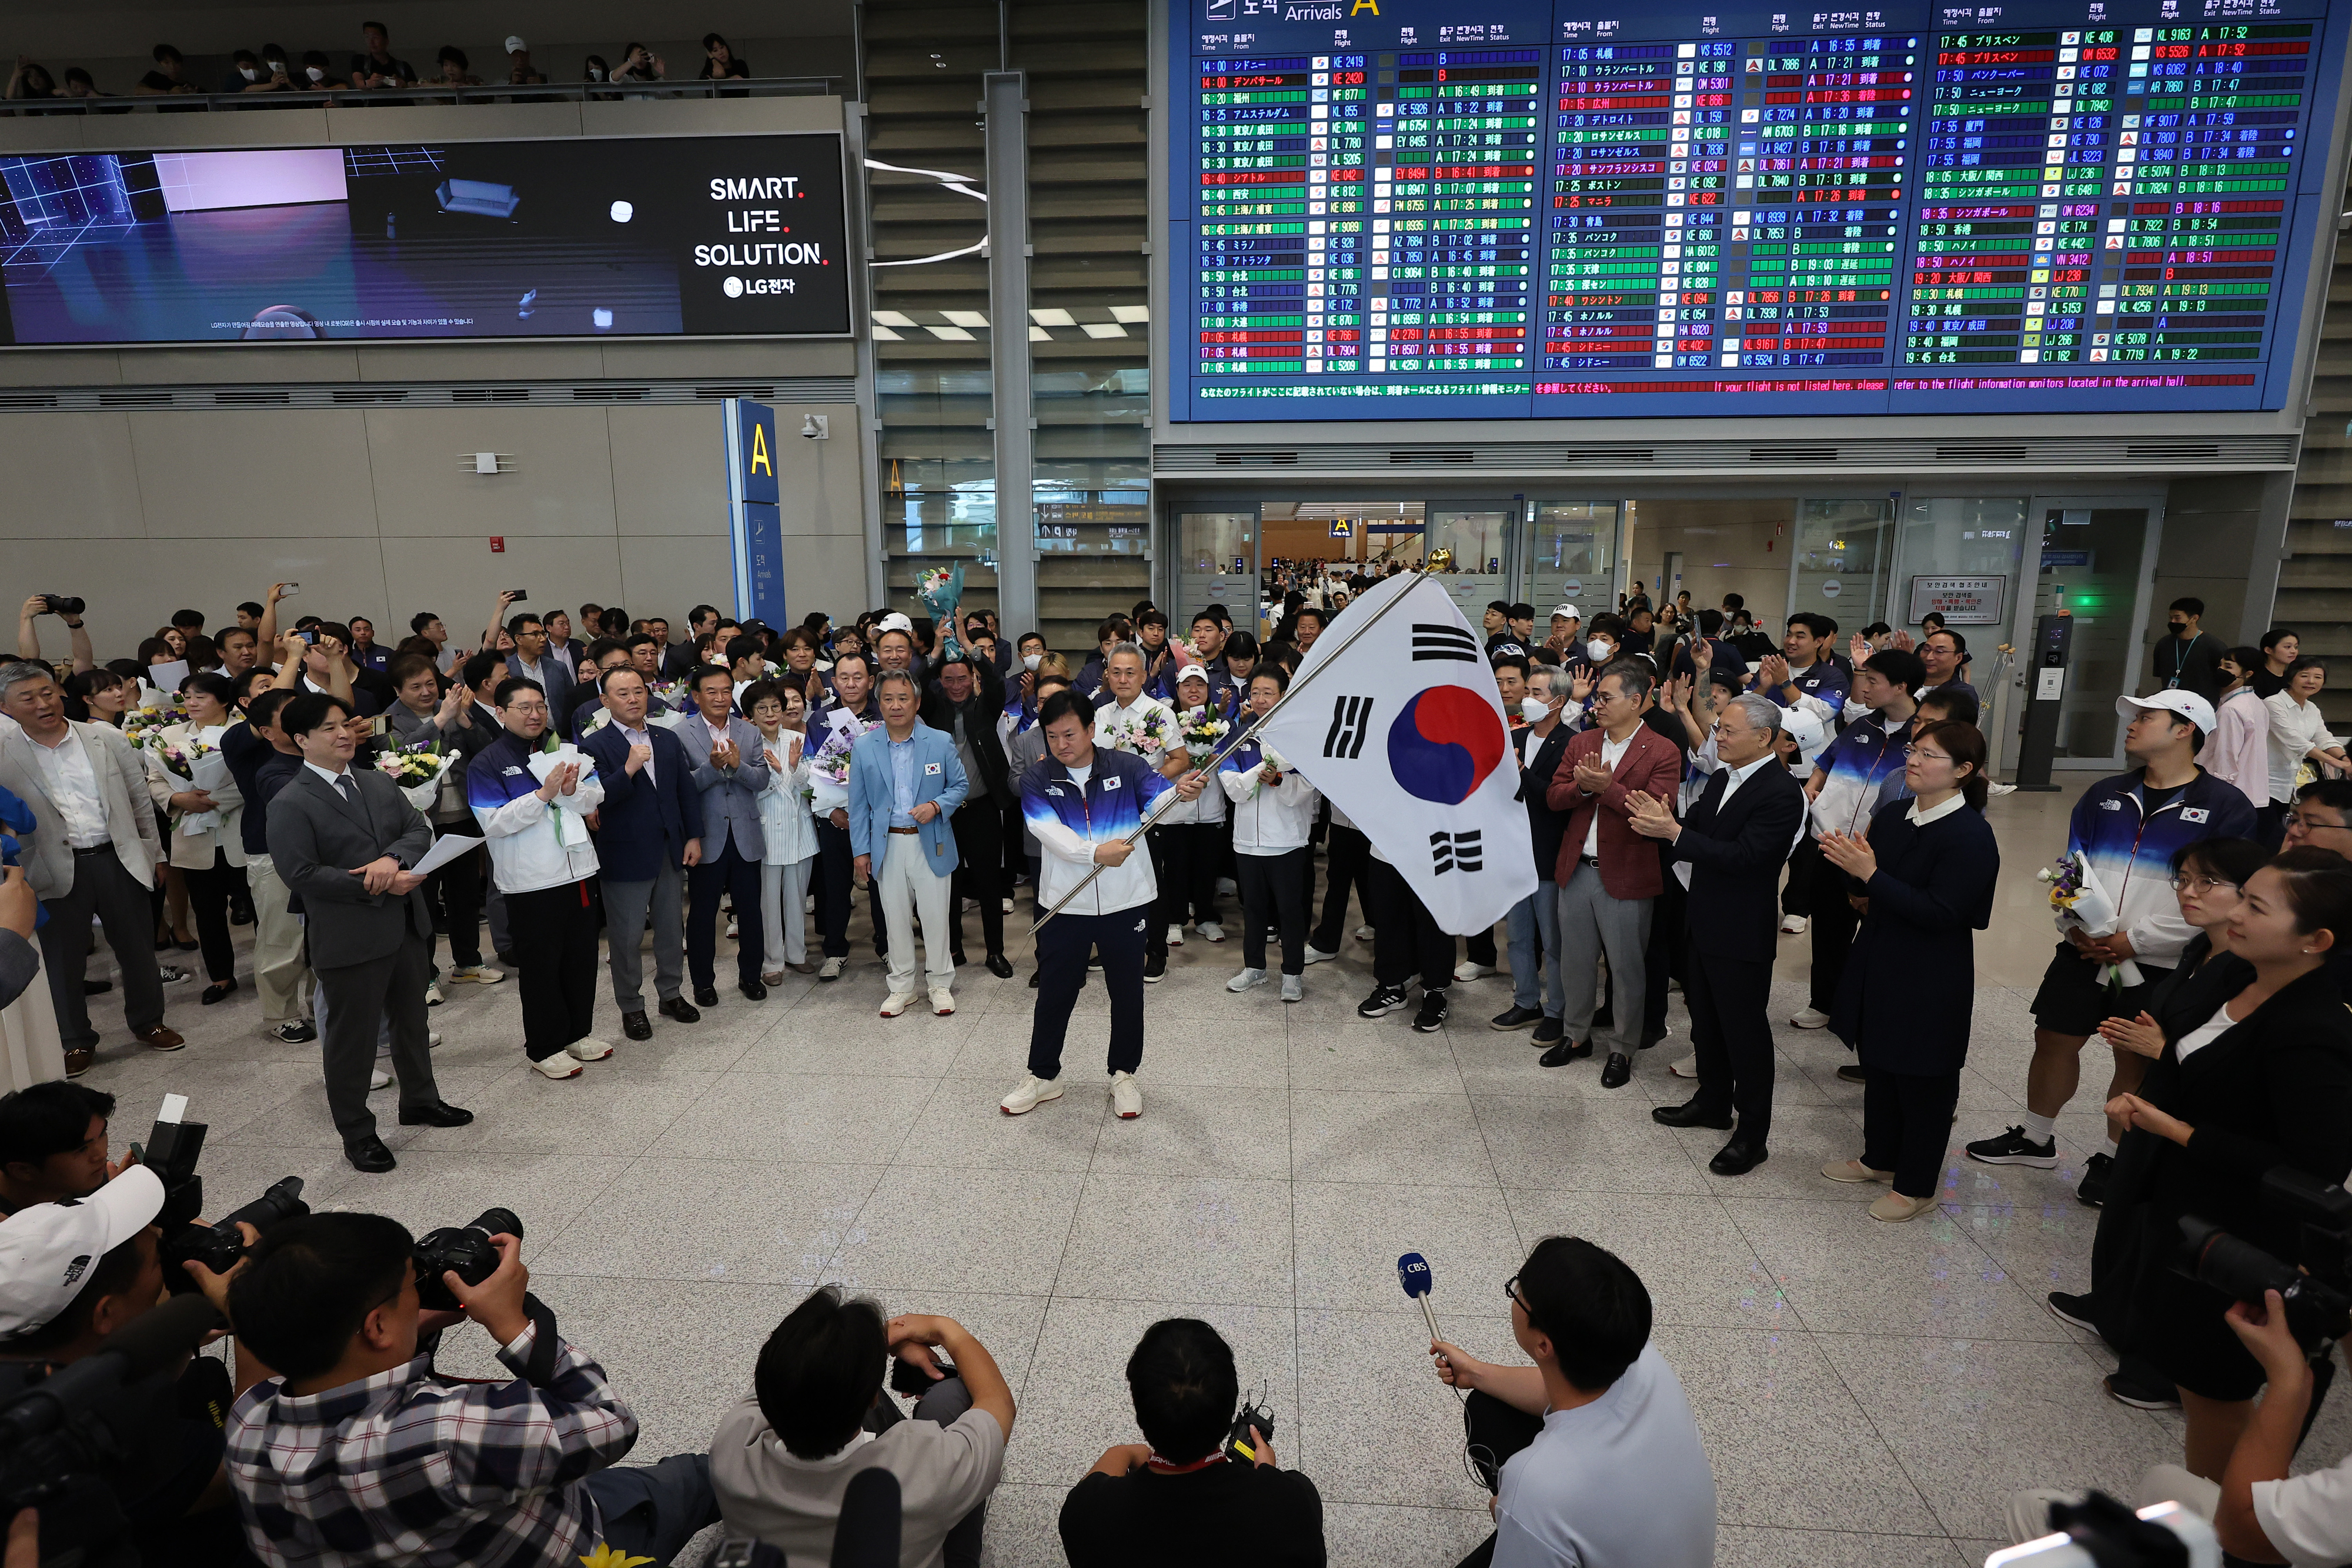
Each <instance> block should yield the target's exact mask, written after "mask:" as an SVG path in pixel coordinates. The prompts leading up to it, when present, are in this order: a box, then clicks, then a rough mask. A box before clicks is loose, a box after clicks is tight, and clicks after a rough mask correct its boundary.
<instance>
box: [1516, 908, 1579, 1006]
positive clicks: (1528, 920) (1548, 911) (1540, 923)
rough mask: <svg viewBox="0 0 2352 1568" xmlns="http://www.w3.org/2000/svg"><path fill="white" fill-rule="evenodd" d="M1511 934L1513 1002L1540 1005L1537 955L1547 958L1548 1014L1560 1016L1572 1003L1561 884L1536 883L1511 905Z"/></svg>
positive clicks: (1545, 997)
mask: <svg viewBox="0 0 2352 1568" xmlns="http://www.w3.org/2000/svg"><path fill="white" fill-rule="evenodd" d="M1505 918H1506V919H1507V920H1508V921H1509V923H1510V934H1511V1005H1512V1006H1514V1007H1521V1008H1531V1007H1534V1006H1535V1005H1536V995H1537V987H1536V977H1537V973H1538V970H1537V967H1536V959H1537V954H1538V950H1540V952H1541V954H1542V958H1543V967H1542V970H1541V973H1542V977H1543V988H1542V994H1543V1011H1544V1017H1546V1018H1551V1019H1556V1018H1558V1017H1559V1016H1560V1014H1561V1012H1562V1011H1564V1010H1565V1009H1566V1008H1567V1005H1568V997H1567V992H1566V988H1565V987H1564V986H1563V985H1562V983H1561V980H1560V974H1559V886H1558V884H1556V883H1552V882H1549V881H1541V882H1538V883H1536V890H1535V892H1533V893H1531V894H1528V896H1527V897H1525V898H1523V899H1521V900H1519V901H1518V902H1517V904H1513V905H1511V913H1510V914H1509V915H1507V916H1506V917H1505Z"/></svg>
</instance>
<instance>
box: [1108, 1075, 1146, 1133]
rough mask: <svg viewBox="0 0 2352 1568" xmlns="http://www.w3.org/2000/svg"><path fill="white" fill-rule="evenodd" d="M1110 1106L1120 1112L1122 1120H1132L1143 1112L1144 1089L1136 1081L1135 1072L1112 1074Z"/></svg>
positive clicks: (1119, 1116)
mask: <svg viewBox="0 0 2352 1568" xmlns="http://www.w3.org/2000/svg"><path fill="white" fill-rule="evenodd" d="M1110 1108H1111V1109H1112V1110H1114V1111H1116V1112H1118V1119H1119V1120H1120V1121H1122V1122H1132V1121H1134V1120H1135V1119H1136V1118H1137V1117H1138V1116H1140V1115H1142V1114H1143V1090H1142V1089H1141V1088H1140V1087H1139V1085H1138V1084H1137V1083H1136V1082H1135V1074H1134V1073H1132V1072H1114V1073H1112V1074H1111V1075H1110Z"/></svg>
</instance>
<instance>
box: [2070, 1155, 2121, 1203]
mask: <svg viewBox="0 0 2352 1568" xmlns="http://www.w3.org/2000/svg"><path fill="white" fill-rule="evenodd" d="M2115 1170H2116V1157H2115V1156H2114V1155H2092V1156H2091V1157H2090V1158H2089V1159H2087V1160H2084V1162H2083V1185H2082V1186H2078V1187H2076V1188H2075V1189H2074V1196H2075V1197H2077V1198H2079V1199H2081V1200H2082V1201H2083V1203H2084V1204H2085V1205H2086V1206H2088V1207H2092V1208H2105V1207H2106V1204H2107V1178H2108V1177H2109V1176H2113V1175H2114V1174H2115Z"/></svg>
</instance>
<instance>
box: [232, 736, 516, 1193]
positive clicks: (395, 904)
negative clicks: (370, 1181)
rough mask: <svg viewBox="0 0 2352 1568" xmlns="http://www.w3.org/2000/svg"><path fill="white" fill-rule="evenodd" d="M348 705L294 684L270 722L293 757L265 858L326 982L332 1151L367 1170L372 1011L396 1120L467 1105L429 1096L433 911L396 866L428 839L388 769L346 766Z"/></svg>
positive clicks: (378, 1152) (417, 1121) (424, 1119)
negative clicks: (387, 1064)
mask: <svg viewBox="0 0 2352 1568" xmlns="http://www.w3.org/2000/svg"><path fill="white" fill-rule="evenodd" d="M350 717H351V712H350V708H349V706H348V705H347V704H345V703H344V702H343V700H342V699H341V698H340V697H334V696H326V695H320V694H317V693H305V694H304V695H301V696H299V697H296V698H295V699H294V700H293V701H292V702H289V703H288V704H287V705H286V707H285V710H284V712H283V713H282V714H281V715H280V716H279V720H278V722H279V725H280V726H281V727H282V728H283V729H284V730H285V732H286V734H287V735H288V736H289V737H291V738H292V740H293V742H294V744H295V746H296V747H298V748H299V750H300V751H301V753H302V771H301V772H300V773H299V775H297V776H296V777H295V778H294V779H292V780H291V781H290V782H289V783H288V784H287V786H286V787H285V788H284V789H281V790H279V791H278V794H277V795H276V796H275V797H274V798H272V800H270V802H269V859H270V862H271V863H272V864H273V865H275V866H276V868H277V871H278V880H279V881H281V882H283V883H285V884H286V887H287V890H288V892H289V894H291V895H292V897H293V898H295V899H297V900H299V901H300V904H301V906H302V913H303V915H304V916H305V928H306V929H305V935H306V938H307V940H308V942H309V944H310V967H311V968H312V969H313V970H314V971H316V973H317V974H318V977H319V986H320V989H321V990H323V991H324V992H325V993H326V1001H327V1033H326V1040H325V1041H324V1044H323V1048H322V1054H323V1057H324V1060H325V1068H326V1078H327V1105H328V1108H329V1110H331V1112H332V1113H333V1114H334V1118H335V1131H336V1132H337V1133H339V1134H341V1135H342V1140H343V1154H344V1157H346V1158H347V1159H349V1160H350V1161H351V1162H352V1165H353V1166H355V1167H357V1168H358V1169H360V1170H363V1171H370V1172H381V1171H388V1170H390V1169H392V1167H393V1158H392V1151H391V1150H390V1149H387V1148H385V1147H384V1145H383V1139H382V1138H380V1137H378V1136H377V1135H376V1130H375V1116H374V1113H372V1112H371V1111H369V1110H368V1104H367V1094H368V1078H369V1075H370V1074H371V1073H373V1071H374V1070H375V1041H376V1031H377V1029H378V1027H379V1025H381V1024H382V1023H383V1020H384V1019H387V1018H389V1019H391V1022H392V1070H393V1073H394V1076H395V1077H396V1078H398V1080H399V1081H400V1123H401V1125H402V1126H404V1127H413V1126H426V1127H462V1126H464V1125H465V1124H467V1123H468V1122H470V1121H472V1120H473V1119H474V1113H472V1112H470V1111H461V1110H459V1109H458V1108H457V1106H455V1105H452V1104H449V1103H446V1102H445V1101H444V1100H443V1099H442V1098H441V1091H440V1089H439V1088H438V1086H436V1084H435V1083H434V1082H433V1057H432V1053H431V1050H430V1047H429V1045H428V1043H427V1040H426V1030H425V984H426V982H427V979H428V978H429V976H430V974H431V969H432V946H433V912H432V911H431V909H430V908H428V907H427V906H426V904H425V894H422V893H420V892H419V891H417V890H418V889H419V888H420V887H422V886H423V885H424V883H425V879H424V878H423V877H421V876H419V875H417V874H416V873H415V872H414V871H413V870H411V869H409V868H411V867H412V866H414V865H415V864H416V862H418V861H420V860H422V859H424V858H425V852H426V851H427V850H430V849H431V848H432V847H433V829H432V826H431V824H429V823H427V822H426V821H425V819H424V817H423V816H422V815H420V814H419V813H418V811H417V810H416V808H415V807H414V806H412V805H410V804H409V803H408V798H407V797H406V796H405V795H404V794H402V793H401V791H400V787H399V786H398V785H396V784H394V782H393V781H392V780H391V779H389V778H386V777H385V776H384V775H383V774H382V773H380V772H378V771H376V770H375V769H374V768H353V767H352V750H353V749H354V747H353V743H352V734H351V730H350V728H349V727H348V724H347V722H346V721H347V720H348V719H349V718H350Z"/></svg>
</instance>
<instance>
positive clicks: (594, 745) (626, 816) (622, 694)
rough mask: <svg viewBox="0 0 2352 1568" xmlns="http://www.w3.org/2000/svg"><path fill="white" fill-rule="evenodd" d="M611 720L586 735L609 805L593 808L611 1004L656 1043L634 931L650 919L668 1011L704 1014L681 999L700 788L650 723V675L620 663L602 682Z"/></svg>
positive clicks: (583, 745)
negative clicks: (688, 881) (610, 970)
mask: <svg viewBox="0 0 2352 1568" xmlns="http://www.w3.org/2000/svg"><path fill="white" fill-rule="evenodd" d="M600 678H601V680H602V682H603V685H604V711H605V712H606V713H609V714H610V715H612V717H611V718H610V719H608V720H606V721H605V723H604V725H603V726H601V727H596V728H593V729H588V730H587V731H586V733H585V734H584V735H583V737H582V738H581V741H580V749H581V750H583V751H584V752H586V753H587V754H588V755H589V756H591V757H593V758H595V759H596V777H597V778H599V779H603V780H604V804H603V805H601V806H599V807H598V808H597V809H596V831H595V838H596V863H597V864H598V865H599V866H601V867H602V868H603V873H602V874H603V877H604V934H605V936H606V938H607V940H608V946H610V947H611V949H612V966H613V1005H614V1007H616V1008H618V1009H620V1011H621V1032H622V1033H624V1034H625V1035H627V1036H628V1037H629V1038H630V1039H631V1040H651V1039H653V1037H654V1028H653V1024H652V1022H651V1021H650V1020H649V1019H646V998H645V963H644V960H643V959H642V958H640V957H639V956H638V955H637V933H638V932H640V931H643V930H644V929H645V928H646V911H647V910H648V908H650V909H651V911H652V914H653V928H654V990H655V992H656V995H657V996H658V997H659V998H660V1003H661V1015H662V1017H664V1018H666V1019H676V1020H677V1022H679V1023H696V1022H698V1021H700V1019H701V1018H702V1014H701V1013H700V1012H699V1011H698V1010H697V1009H696V1008H695V1005H694V1004H693V1003H692V1002H689V1001H688V1000H687V999H686V998H685V996H684V995H682V994H681V992H682V988H684V986H685V984H686V939H685V931H686V925H685V913H684V912H685V902H686V868H687V867H688V866H690V865H693V864H695V863H696V862H698V861H699V860H700V859H701V858H702V845H701V844H700V842H698V841H699V840H700V839H701V837H702V791H701V790H700V789H697V788H696V787H695V783H694V777H693V775H694V764H693V763H692V762H690V761H689V760H688V758H687V755H686V747H683V746H681V745H679V744H678V739H677V737H676V736H675V735H672V734H671V733H670V732H669V731H668V730H667V729H664V728H663V727H661V726H659V725H657V724H648V723H647V722H646V702H647V699H648V698H649V697H650V696H651V695H652V694H651V693H650V692H649V691H648V690H647V689H646V678H645V676H643V675H641V674H638V673H637V671H636V669H635V667H634V666H633V665H629V664H620V665H616V666H615V667H614V668H613V669H612V670H610V671H608V672H606V673H605V674H604V675H603V676H602V677H600Z"/></svg>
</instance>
